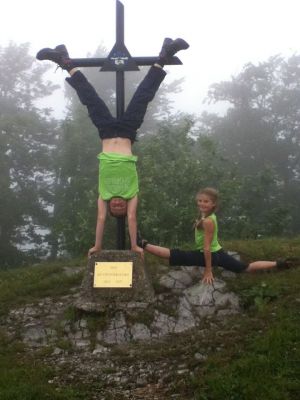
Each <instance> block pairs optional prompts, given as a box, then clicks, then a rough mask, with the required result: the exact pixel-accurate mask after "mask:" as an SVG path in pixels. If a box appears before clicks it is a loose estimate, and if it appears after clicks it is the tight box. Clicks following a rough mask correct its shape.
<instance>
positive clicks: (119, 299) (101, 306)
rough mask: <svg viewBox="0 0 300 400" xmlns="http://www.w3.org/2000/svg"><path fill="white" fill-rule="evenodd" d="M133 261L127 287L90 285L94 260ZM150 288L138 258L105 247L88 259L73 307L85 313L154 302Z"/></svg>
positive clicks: (134, 255)
mask: <svg viewBox="0 0 300 400" xmlns="http://www.w3.org/2000/svg"><path fill="white" fill-rule="evenodd" d="M128 261H132V263H133V272H132V287H131V288H94V269H95V263H96V262H128ZM154 299H155V297H154V291H153V287H152V285H151V282H150V279H149V277H148V274H147V270H146V265H145V263H144V262H142V260H141V258H140V257H139V256H138V255H137V254H136V253H133V252H131V251H128V250H105V251H102V252H101V253H100V254H99V255H97V256H93V257H91V258H90V259H89V260H88V265H87V268H86V271H85V273H84V278H83V281H82V285H81V291H80V296H79V298H78V299H77V300H76V302H75V306H76V307H77V308H78V309H80V310H83V311H87V312H104V311H107V310H108V309H111V310H114V311H115V310H122V309H127V306H128V305H129V304H131V305H132V304H136V307H137V308H138V307H139V304H141V305H144V304H145V303H148V304H150V303H152V302H153V301H154Z"/></svg>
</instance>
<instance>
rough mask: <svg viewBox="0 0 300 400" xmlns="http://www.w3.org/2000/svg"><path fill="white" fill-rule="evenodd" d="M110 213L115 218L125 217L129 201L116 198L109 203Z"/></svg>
mask: <svg viewBox="0 0 300 400" xmlns="http://www.w3.org/2000/svg"><path fill="white" fill-rule="evenodd" d="M109 211H110V213H111V215H112V216H113V217H123V216H125V215H126V214H127V201H126V200H124V199H122V198H121V197H114V198H112V199H111V200H110V201H109Z"/></svg>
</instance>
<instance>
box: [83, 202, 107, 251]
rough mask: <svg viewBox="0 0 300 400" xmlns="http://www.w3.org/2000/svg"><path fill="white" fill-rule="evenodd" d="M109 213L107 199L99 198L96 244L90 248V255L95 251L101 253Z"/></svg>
mask: <svg viewBox="0 0 300 400" xmlns="http://www.w3.org/2000/svg"><path fill="white" fill-rule="evenodd" d="M106 213H107V204H106V201H104V200H102V199H101V198H100V197H99V198H98V216H97V226H96V239H95V246H94V247H92V248H91V249H89V251H88V256H89V257H90V256H91V255H92V254H94V253H100V251H101V250H102V239H103V232H104V225H105V219H106Z"/></svg>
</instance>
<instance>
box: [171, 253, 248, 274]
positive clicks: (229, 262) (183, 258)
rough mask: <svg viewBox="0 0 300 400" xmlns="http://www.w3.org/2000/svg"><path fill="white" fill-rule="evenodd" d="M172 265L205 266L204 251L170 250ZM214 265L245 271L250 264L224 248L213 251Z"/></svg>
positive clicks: (233, 270)
mask: <svg viewBox="0 0 300 400" xmlns="http://www.w3.org/2000/svg"><path fill="white" fill-rule="evenodd" d="M170 252H171V254H170V260H169V263H170V265H171V266H175V265H178V266H179V265H181V266H199V267H205V259H204V253H203V252H201V251H199V250H192V251H184V250H179V249H171V250H170ZM211 255H212V265H213V266H215V267H217V266H218V267H223V268H224V269H227V270H229V271H232V272H243V271H245V269H247V268H248V264H246V263H244V262H242V261H239V260H236V259H235V258H234V257H232V256H230V255H229V254H227V253H226V252H225V251H224V250H223V249H220V250H218V251H216V252H213V253H211Z"/></svg>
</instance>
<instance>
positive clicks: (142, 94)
mask: <svg viewBox="0 0 300 400" xmlns="http://www.w3.org/2000/svg"><path fill="white" fill-rule="evenodd" d="M188 47H189V45H188V43H187V42H185V41H184V40H183V39H176V40H172V39H169V38H166V39H165V40H164V42H163V46H162V49H161V51H160V53H159V59H158V61H157V64H154V65H153V66H152V67H151V68H150V69H149V71H148V73H147V75H146V76H145V78H144V79H143V80H142V82H141V83H140V84H139V86H138V88H137V90H136V92H135V94H134V95H133V97H132V99H131V101H130V103H129V105H128V107H127V110H126V112H125V114H124V115H123V117H122V118H121V123H122V124H124V126H125V127H127V128H130V129H133V130H137V129H139V128H140V126H141V125H142V123H143V121H144V116H145V114H146V111H147V107H148V104H149V103H150V101H152V100H153V98H154V96H155V94H156V92H157V90H158V89H159V87H160V84H161V83H162V81H163V80H164V78H165V76H166V72H165V71H164V70H163V66H164V64H165V63H166V62H167V61H168V60H169V59H170V58H172V57H173V56H174V54H176V53H177V52H178V51H180V50H184V49H187V48H188Z"/></svg>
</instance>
